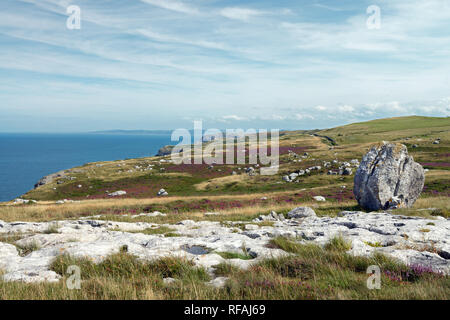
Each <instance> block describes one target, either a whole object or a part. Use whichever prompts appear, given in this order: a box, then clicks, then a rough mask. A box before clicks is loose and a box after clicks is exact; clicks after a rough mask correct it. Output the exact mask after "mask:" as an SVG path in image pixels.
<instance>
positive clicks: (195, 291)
mask: <svg viewBox="0 0 450 320" xmlns="http://www.w3.org/2000/svg"><path fill="white" fill-rule="evenodd" d="M274 243H277V244H279V245H280V247H284V248H289V249H290V252H291V253H292V254H291V255H290V256H285V257H281V258H272V259H265V260H262V261H260V262H258V263H257V264H255V265H253V266H251V267H250V269H249V270H241V269H238V268H237V267H235V266H233V265H231V264H229V263H221V264H219V265H217V266H215V274H216V276H226V277H228V278H229V280H228V281H227V283H226V285H225V287H224V288H222V289H217V288H213V287H210V286H207V285H206V281H208V280H210V277H209V275H208V274H207V272H206V271H205V270H204V269H203V268H197V267H195V266H194V265H193V263H192V262H191V261H189V260H184V259H179V258H164V259H160V260H156V261H152V262H145V261H141V260H139V259H138V258H136V257H135V256H132V255H130V254H128V253H126V252H121V253H118V254H114V255H111V256H109V257H107V258H106V259H105V260H103V261H102V262H100V263H98V264H94V263H93V262H92V261H90V260H89V259H75V258H73V257H70V256H67V255H62V256H59V257H58V258H57V259H55V261H54V262H53V263H52V269H53V270H54V271H55V272H57V273H59V274H60V275H62V277H63V278H62V280H61V281H60V282H59V283H53V284H50V283H36V284H25V283H20V282H4V281H2V280H0V299H2V300H4V299H225V300H233V299H249V300H253V299H444V300H448V299H449V298H450V277H444V276H442V275H438V274H434V273H430V272H427V271H425V272H423V271H420V269H417V268H416V269H415V268H411V267H408V266H405V265H403V264H401V263H399V262H398V261H396V260H394V259H391V258H388V257H386V256H383V255H381V254H374V255H373V256H371V257H354V256H351V255H349V254H347V253H345V252H343V251H341V250H334V249H333V250H327V249H325V248H322V247H320V246H317V245H311V244H308V245H303V244H299V243H297V242H296V241H295V240H292V239H285V238H277V239H274ZM70 265H77V266H79V267H80V269H81V277H82V284H81V290H68V289H67V286H66V284H65V281H66V280H67V275H66V274H65V272H66V270H67V268H68V266H70ZM371 265H378V266H379V267H380V268H381V271H382V274H381V289H380V290H369V289H368V288H367V286H366V282H367V278H368V274H366V270H367V267H369V266H371ZM164 277H173V278H175V279H178V280H180V281H177V282H175V283H172V284H171V285H170V286H167V285H165V284H164V283H163V281H162V279H163V278H164Z"/></svg>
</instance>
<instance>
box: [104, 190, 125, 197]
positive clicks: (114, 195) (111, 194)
mask: <svg viewBox="0 0 450 320" xmlns="http://www.w3.org/2000/svg"><path fill="white" fill-rule="evenodd" d="M126 194H127V192H126V191H123V190H119V191H115V192H112V193H108V196H110V197H118V196H124V195H126Z"/></svg>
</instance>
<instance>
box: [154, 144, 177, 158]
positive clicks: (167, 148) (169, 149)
mask: <svg viewBox="0 0 450 320" xmlns="http://www.w3.org/2000/svg"><path fill="white" fill-rule="evenodd" d="M174 147H175V146H169V145H167V146H164V147H162V148H160V149H159V150H158V153H157V154H156V156H157V157H164V156H168V155H170V154H171V153H172V150H173V148H174Z"/></svg>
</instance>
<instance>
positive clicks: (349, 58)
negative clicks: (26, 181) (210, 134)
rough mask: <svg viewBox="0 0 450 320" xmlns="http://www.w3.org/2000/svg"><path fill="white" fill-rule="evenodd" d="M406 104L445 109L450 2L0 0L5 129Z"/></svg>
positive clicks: (347, 114)
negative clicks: (76, 15)
mask: <svg viewBox="0 0 450 320" xmlns="http://www.w3.org/2000/svg"><path fill="white" fill-rule="evenodd" d="M72 5H76V6H78V7H79V8H80V29H76V28H75V29H73V28H68V26H67V25H68V23H69V24H70V23H72V22H73V21H75V20H72V19H71V18H72V17H71V15H70V13H68V12H67V8H68V7H69V6H72ZM371 6H372V7H371ZM373 6H376V7H377V8H379V16H378V15H376V14H375V13H376V11H373ZM369 7H370V8H372V9H370V8H369ZM368 8H369V9H368ZM378 17H379V19H378ZM374 19H375V20H374ZM68 20H69V22H68ZM374 22H376V23H377V24H374ZM72 25H73V23H72ZM405 115H424V116H440V117H448V116H449V115H450V1H448V0H369V1H366V0H361V1H354V0H339V1H336V0H309V1H306V0H304V1H303V0H295V1H294V0H278V1H274V0H272V1H267V0H248V1H234V0H228V1H225V0H222V1H221V0H190V1H187V0H126V1H125V0H73V1H72V0H1V1H0V132H31V131H32V132H85V131H92V130H109V129H149V130H151V129H175V128H187V129H191V128H192V127H193V121H194V120H202V121H203V126H204V127H206V128H220V129H226V128H230V129H232V128H256V129H274V128H279V129H314V128H327V127H333V126H336V125H342V124H346V123H351V122H358V121H365V120H370V119H376V118H385V117H395V116H405Z"/></svg>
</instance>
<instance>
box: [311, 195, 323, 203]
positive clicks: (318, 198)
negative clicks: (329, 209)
mask: <svg viewBox="0 0 450 320" xmlns="http://www.w3.org/2000/svg"><path fill="white" fill-rule="evenodd" d="M313 199H314V200H316V201H320V202H323V201H326V199H325V198H324V197H322V196H314V197H313Z"/></svg>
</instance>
